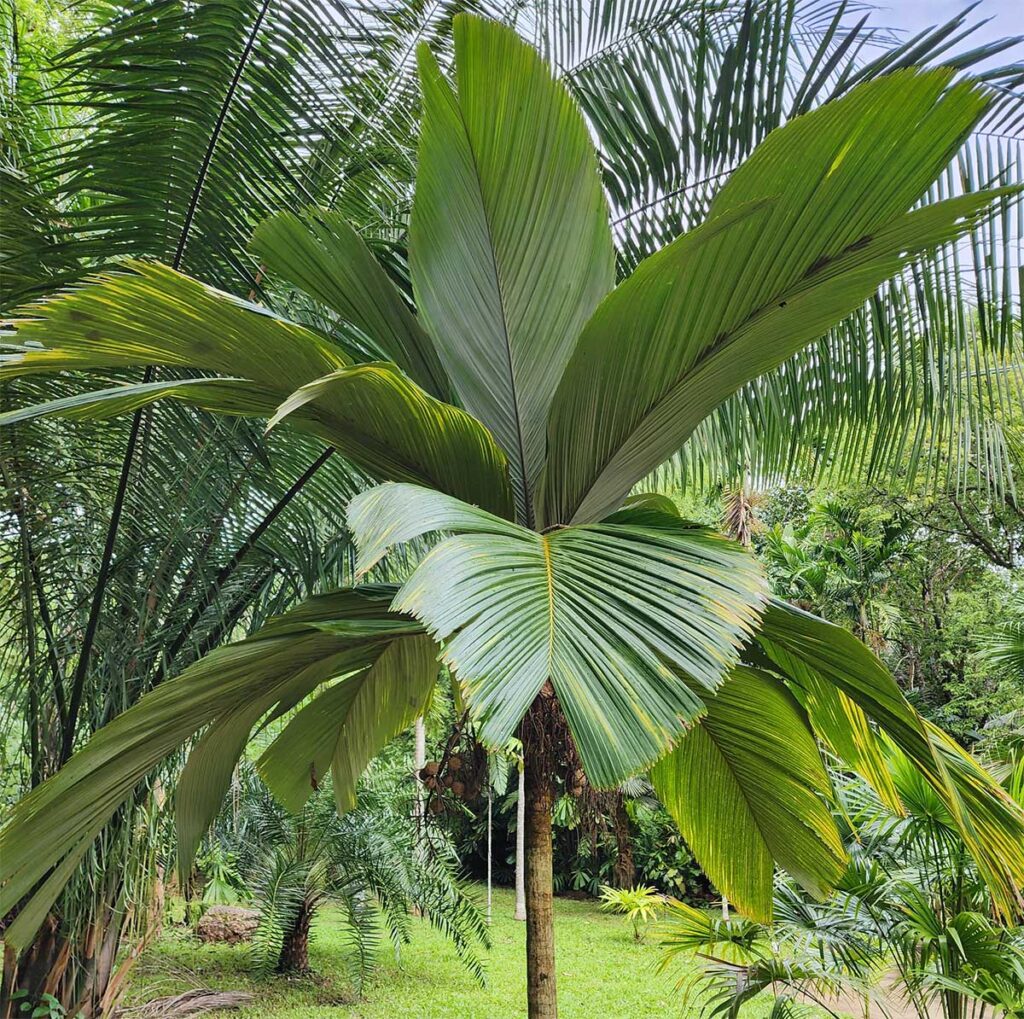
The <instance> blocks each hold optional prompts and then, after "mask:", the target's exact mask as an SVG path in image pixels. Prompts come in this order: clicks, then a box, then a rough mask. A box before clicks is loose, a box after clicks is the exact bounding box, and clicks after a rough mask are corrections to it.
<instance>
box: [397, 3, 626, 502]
mask: <svg viewBox="0 0 1024 1019" xmlns="http://www.w3.org/2000/svg"><path fill="white" fill-rule="evenodd" d="M454 35H455V68H456V79H457V81H456V84H457V93H456V91H455V90H453V89H452V87H451V85H449V83H448V82H447V81H446V80H445V79H444V78H443V77H442V75H441V72H440V70H439V68H438V65H437V61H436V60H435V59H434V57H433V55H432V54H431V53H430V50H429V49H428V48H427V47H426V46H425V45H423V46H421V47H420V50H419V61H420V79H421V83H422V88H423V105H424V118H423V128H422V132H421V135H420V149H419V168H418V175H417V180H416V196H415V202H414V204H413V210H412V218H411V221H410V226H409V233H410V268H411V271H412V279H413V286H414V290H415V294H416V304H417V308H418V309H419V312H420V315H421V316H422V318H423V321H424V323H425V324H426V326H427V328H428V330H429V331H430V334H431V336H432V337H433V339H434V342H435V344H436V345H437V349H438V352H439V353H440V355H441V360H442V362H443V363H444V366H445V368H446V369H447V371H448V375H449V378H450V379H451V382H452V385H453V386H454V388H455V390H456V392H457V393H458V394H459V397H460V398H461V401H462V403H463V405H464V406H465V407H466V409H467V410H469V412H470V413H472V414H473V415H475V416H476V417H478V418H479V419H480V420H481V421H483V422H484V424H486V425H487V426H488V428H490V429H491V431H492V432H493V433H494V435H495V437H496V438H497V440H498V442H499V443H500V445H501V446H502V448H503V449H504V450H505V452H506V454H507V455H508V457H509V460H510V462H511V464H512V477H513V482H514V484H515V487H516V490H517V492H518V493H519V495H520V513H521V515H522V516H523V519H524V520H525V521H527V522H528V521H529V519H530V517H529V513H530V507H529V505H528V503H527V502H526V501H525V500H526V494H525V493H526V492H527V491H528V490H529V489H530V487H531V486H532V484H533V482H534V481H535V479H536V478H537V476H538V475H539V473H540V470H541V467H542V464H543V460H544V450H545V429H546V426H547V417H548V408H549V405H550V403H551V398H552V396H553V394H554V392H555V387H556V386H557V384H558V380H559V378H560V376H561V374H562V369H563V367H564V366H565V364H566V362H567V360H568V358H569V354H570V352H571V351H572V347H573V344H574V343H575V342H576V338H577V337H578V335H579V332H580V329H581V328H582V327H583V324H584V323H585V322H586V321H587V319H588V318H589V317H590V314H591V312H592V311H593V310H594V308H595V307H596V306H597V304H598V302H599V301H600V300H601V298H602V297H604V295H605V294H606V293H607V292H608V291H609V290H610V289H611V287H612V284H613V283H614V257H613V249H612V242H611V232H610V228H609V224H608V210H607V205H606V203H605V199H604V195H603V192H602V190H601V185H600V180H599V177H598V169H597V157H596V154H595V152H594V146H593V143H592V142H591V140H590V137H589V135H588V133H587V128H586V126H585V124H584V122H583V118H582V117H581V115H580V113H579V110H578V109H577V108H576V105H575V103H574V102H573V100H572V99H571V98H570V96H569V94H568V92H567V91H566V88H565V86H564V85H563V84H561V83H560V82H557V81H555V80H554V79H553V78H552V76H551V72H550V70H549V69H548V67H547V66H546V65H545V64H544V62H543V61H542V59H541V58H540V56H539V55H538V54H537V52H536V51H535V50H534V49H533V48H532V47H530V46H529V45H527V43H525V42H524V41H523V40H522V39H520V38H519V36H517V35H516V33H515V32H514V31H513V30H512V29H510V28H507V27H505V26H502V25H499V24H497V23H496V22H492V21H486V20H483V19H480V18H475V17H469V16H459V17H458V18H456V20H455V27H454Z"/></svg>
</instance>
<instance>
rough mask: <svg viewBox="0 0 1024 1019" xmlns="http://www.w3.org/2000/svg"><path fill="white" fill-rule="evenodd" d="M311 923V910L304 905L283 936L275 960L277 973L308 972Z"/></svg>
mask: <svg viewBox="0 0 1024 1019" xmlns="http://www.w3.org/2000/svg"><path fill="white" fill-rule="evenodd" d="M312 922H313V909H312V907H311V906H309V905H304V906H303V907H302V909H301V910H299V915H298V916H297V917H296V918H295V923H293V924H292V926H291V927H290V928H289V930H288V933H287V934H285V936H284V941H283V943H282V944H281V955H280V956H279V957H278V960H277V971H278V973H305V972H307V971H308V970H309V928H310V924H311V923H312Z"/></svg>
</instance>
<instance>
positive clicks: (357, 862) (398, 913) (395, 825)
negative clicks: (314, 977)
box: [232, 767, 489, 986]
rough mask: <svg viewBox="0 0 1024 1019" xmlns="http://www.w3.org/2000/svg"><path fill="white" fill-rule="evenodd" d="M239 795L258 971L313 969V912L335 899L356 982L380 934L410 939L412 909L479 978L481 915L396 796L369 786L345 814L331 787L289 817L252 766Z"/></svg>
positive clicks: (483, 939)
mask: <svg viewBox="0 0 1024 1019" xmlns="http://www.w3.org/2000/svg"><path fill="white" fill-rule="evenodd" d="M242 795H243V796H244V798H245V810H244V812H243V815H244V818H245V820H244V823H243V825H242V827H241V830H239V831H236V832H233V833H232V836H233V838H232V841H233V842H235V843H238V842H242V841H244V843H245V848H246V850H247V851H246V852H245V853H244V854H243V861H242V866H243V867H244V869H245V871H246V876H247V878H248V881H249V883H250V885H251V887H252V888H253V891H254V902H255V905H256V907H257V908H258V910H259V923H258V926H257V929H256V931H255V933H254V935H253V964H254V966H255V967H256V968H257V969H258V970H261V971H263V972H270V971H275V970H276V971H277V972H282V973H285V972H296V971H297V972H304V971H306V970H308V969H309V935H310V930H311V927H312V924H313V921H314V918H315V916H316V913H317V912H318V911H319V910H320V909H321V908H322V907H323V906H324V905H325V904H326V903H328V902H332V903H334V904H335V905H336V906H338V907H339V909H340V911H341V913H342V915H343V917H344V919H345V921H346V924H347V927H348V932H349V934H350V940H351V944H352V948H353V952H352V961H353V963H354V966H353V983H354V984H355V985H356V986H360V985H361V984H362V982H363V980H364V979H365V978H366V976H367V975H368V974H369V972H370V971H371V970H372V968H373V964H374V961H375V954H376V949H377V946H378V943H379V941H380V938H381V935H382V934H383V935H386V936H387V937H388V939H389V940H390V941H391V942H392V944H393V945H394V946H395V948H396V950H397V949H398V948H399V947H400V946H401V945H403V944H406V943H407V942H408V941H409V939H410V937H411V930H410V926H409V913H410V911H412V910H413V909H415V910H416V911H417V912H418V914H419V915H420V916H423V917H425V918H426V919H427V920H428V921H429V922H430V923H431V924H432V925H433V926H434V927H436V928H437V929H438V930H439V931H440V932H441V933H442V934H444V935H445V936H446V937H448V938H449V939H450V940H451V942H452V944H453V946H454V947H455V950H456V952H457V953H458V955H459V957H460V958H461V959H462V961H463V962H464V963H465V965H466V966H467V968H468V969H469V970H470V971H471V972H472V973H473V975H474V976H475V977H477V978H478V979H481V980H482V979H483V970H482V967H481V965H480V959H479V956H478V954H477V946H478V945H480V946H483V947H487V945H488V943H489V942H488V933H487V925H486V924H485V922H484V917H483V915H482V914H481V912H480V910H479V909H478V908H477V907H476V906H475V905H474V904H473V902H472V901H471V900H470V899H469V898H468V897H467V895H466V894H465V891H464V889H463V888H462V887H461V886H460V884H459V882H458V881H457V880H455V878H453V876H452V872H451V864H452V862H453V859H454V858H453V855H452V854H451V853H450V851H449V850H447V847H445V846H443V845H435V846H434V847H432V850H433V851H432V852H430V853H426V852H421V851H418V850H419V848H420V847H419V846H418V842H419V832H418V829H417V827H416V825H415V824H413V823H411V821H410V818H409V816H408V813H407V812H406V811H404V810H401V809H398V805H396V804H395V802H394V800H393V797H389V796H388V795H386V794H384V795H382V794H380V793H377V792H376V791H374V790H369V791H364V795H363V796H362V797H361V799H360V804H359V807H358V809H356V810H353V811H350V812H349V813H347V814H345V815H344V816H339V815H338V813H337V811H336V810H335V807H334V803H333V799H332V797H331V796H330V795H329V794H326V790H325V791H324V792H323V793H321V794H320V795H317V796H313V797H311V798H310V800H309V802H308V803H306V805H305V806H304V807H303V809H302V811H301V812H300V813H299V814H295V815H292V814H288V813H286V812H285V811H283V810H282V809H281V808H280V807H279V806H278V805H277V804H276V803H275V802H274V801H273V800H272V799H271V798H270V797H269V796H268V794H267V792H266V789H265V787H264V786H263V785H262V783H260V781H259V779H258V777H257V776H255V775H254V774H253V773H252V771H251V769H250V768H248V767H247V768H245V769H243V774H242Z"/></svg>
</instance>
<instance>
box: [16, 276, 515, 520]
mask: <svg viewBox="0 0 1024 1019" xmlns="http://www.w3.org/2000/svg"><path fill="white" fill-rule="evenodd" d="M132 268H133V270H134V271H133V272H131V273H125V274H119V275H105V276H101V277H98V278H97V280H96V281H95V282H94V283H92V284H90V285H86V286H83V287H81V288H79V289H77V290H74V291H69V292H67V293H64V294H59V295H57V296H56V297H54V298H51V299H50V300H47V301H44V302H41V303H40V304H37V305H34V306H32V307H31V308H29V309H28V313H29V315H30V316H31V317H29V318H26V319H23V320H21V321H19V322H18V330H17V334H16V335H17V339H18V341H19V343H20V344H21V345H22V349H21V350H19V351H18V352H16V353H13V354H7V355H0V377H13V376H17V375H22V374H29V373H33V372H39V371H55V370H61V369H72V368H76V369H97V368H98V369H102V368H117V367H126V366H141V365H170V366H175V367H186V368H191V369H194V370H200V371H214V372H223V373H228V374H230V375H232V376H235V377H232V378H213V379H178V380H174V381H170V380H168V381H160V382H150V383H142V384H138V385H126V386H120V387H114V388H111V389H106V390H101V391H99V392H94V393H87V394H86V393H83V394H79V395H76V396H73V397H65V398H63V399H60V400H56V401H51V402H49V403H45V404H40V405H37V406H34V407H25V408H20V409H18V410H14V411H10V412H8V413H7V414H5V415H3V416H0V425H5V424H13V423H15V422H17V421H22V420H27V419H29V418H33V417H44V416H48V415H56V416H61V417H71V418H74V419H77V420H100V419H103V418H107V417H113V416H115V415H117V414H123V413H126V412H129V411H133V410H137V409H138V408H139V407H142V406H145V405H146V404H148V403H152V402H153V401H156V400H160V399H175V400H178V401H181V402H185V403H190V404H193V405H195V406H198V407H200V408H202V409H204V410H208V411H213V412H216V413H223V414H232V415H238V414H241V415H254V416H266V417H271V416H273V417H274V421H275V422H276V421H279V420H281V419H282V418H287V420H288V424H289V425H290V426H291V427H294V428H299V429H301V430H303V431H306V432H309V433H311V434H313V435H315V436H316V437H317V438H319V439H322V440H323V441H325V442H327V443H330V444H331V445H333V446H334V447H336V448H337V449H338V450H339V452H341V454H342V455H343V456H345V457H346V458H347V459H349V460H351V461H352V462H353V463H354V464H356V465H357V466H358V467H360V468H362V469H364V470H366V471H367V472H369V473H370V474H371V475H372V476H374V477H376V478H380V479H395V480H401V481H414V482H418V483H422V484H429V485H433V486H436V487H438V488H440V489H441V490H442V491H447V492H451V493H452V494H454V495H457V496H458V497H459V498H462V499H466V500H468V501H470V502H473V503H478V504H480V505H482V506H486V507H487V508H488V509H491V510H493V511H494V512H496V513H505V514H509V513H510V512H511V494H510V489H509V482H508V470H507V466H506V461H505V457H504V454H503V453H502V452H501V450H500V449H499V448H498V446H497V445H496V444H495V442H494V440H493V438H492V437H491V436H490V434H489V433H488V432H487V430H486V429H485V428H483V427H482V426H481V425H480V424H479V422H477V421H476V420H475V419H474V418H472V417H470V415H468V414H467V413H466V412H465V411H462V410H459V409H458V408H457V407H452V406H450V405H449V404H446V403H443V402H441V401H440V400H437V399H435V398H434V397H432V396H430V395H429V394H428V393H426V392H425V391H423V390H422V389H420V388H419V386H417V385H416V384H415V383H414V382H412V381H410V380H409V379H408V378H406V377H405V376H404V375H402V374H401V372H400V371H399V370H398V369H397V368H396V367H395V366H394V365H391V364H385V363H371V364H352V362H351V359H350V358H349V357H348V355H347V354H345V353H344V352H343V351H342V350H341V349H340V348H339V347H337V346H335V345H334V344H332V343H330V342H329V341H327V340H326V339H324V338H323V337H321V336H319V335H318V334H317V333H314V332H312V331H311V330H309V329H305V328H304V327H302V326H299V325H296V324H294V323H292V322H288V321H286V320H284V319H281V318H278V317H277V316H275V315H273V314H271V313H270V312H268V311H267V310H266V309H265V308H261V307H259V306H258V305H254V304H249V303H247V302H244V301H239V300H237V299H236V298H234V297H231V296H230V295H228V294H224V293H221V292H220V291H218V290H214V289H213V288H212V287H207V286H205V285H203V284H202V283H199V282H197V281H196V280H192V279H189V278H188V277H187V276H183V275H182V274H181V273H177V272H174V271H173V270H171V269H168V268H167V267H166V266H160V265H153V264H148V263H142V262H139V263H132ZM237 376H244V378H239V377H237ZM296 390H297V392H296ZM275 412H276V413H275Z"/></svg>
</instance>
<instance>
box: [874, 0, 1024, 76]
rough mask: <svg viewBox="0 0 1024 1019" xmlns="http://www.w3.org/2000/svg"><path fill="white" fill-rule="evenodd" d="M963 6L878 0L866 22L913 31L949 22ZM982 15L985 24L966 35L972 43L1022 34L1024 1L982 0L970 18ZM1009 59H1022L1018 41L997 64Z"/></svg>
mask: <svg viewBox="0 0 1024 1019" xmlns="http://www.w3.org/2000/svg"><path fill="white" fill-rule="evenodd" d="M966 6H967V4H966V3H965V2H964V0H890V2H889V3H885V2H883V0H879V3H878V10H877V11H876V13H875V14H874V15H873V16H872V18H871V21H870V23H871V24H874V25H880V26H885V27H891V28H899V29H904V30H905V31H907V32H908V33H910V34H914V33H916V32H919V31H920V30H921V29H923V28H927V27H928V26H929V25H935V24H941V23H942V22H945V21H949V20H950V18H953V17H955V16H956V15H957V14H958V13H959V12H960V11H962V10H963V9H964V8H965V7H966ZM986 18H987V19H989V20H988V24H987V25H984V26H983V27H982V28H981V29H979V30H978V31H977V32H976V33H975V34H974V35H972V36H971V37H970V38H971V42H972V43H974V44H975V45H980V44H982V43H985V42H991V41H993V40H995V39H1003V38H1006V37H1007V36H1014V35H1024V0H982V3H981V4H980V5H979V6H978V7H977V8H975V10H974V12H973V14H972V15H971V19H972V20H984V19H986ZM1011 59H1016V60H1022V59H1024V45H1022V44H1019V43H1018V44H1017V46H1016V47H1015V48H1014V49H1013V50H1012V51H1010V50H1008V51H1007V52H1006V54H1005V55H1003V56H1002V57H1001V58H1000V59H999V60H998V61H997V63H1008V62H1009V61H1010V60H1011Z"/></svg>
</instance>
